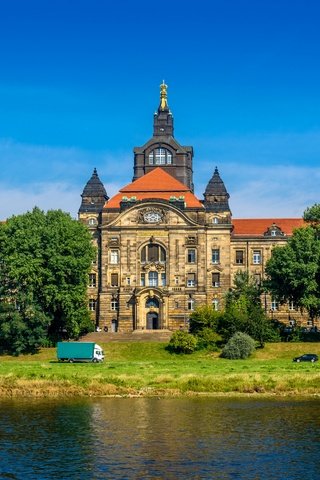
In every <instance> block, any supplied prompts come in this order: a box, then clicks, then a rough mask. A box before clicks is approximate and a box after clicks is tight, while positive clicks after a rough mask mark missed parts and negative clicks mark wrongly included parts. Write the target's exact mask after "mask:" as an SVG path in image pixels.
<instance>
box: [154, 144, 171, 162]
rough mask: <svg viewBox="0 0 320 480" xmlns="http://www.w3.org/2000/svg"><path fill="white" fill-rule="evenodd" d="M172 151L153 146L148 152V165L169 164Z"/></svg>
mask: <svg viewBox="0 0 320 480" xmlns="http://www.w3.org/2000/svg"><path fill="white" fill-rule="evenodd" d="M171 164H172V153H171V152H170V151H169V150H167V149H166V148H155V149H154V150H152V152H150V153H149V165H171Z"/></svg>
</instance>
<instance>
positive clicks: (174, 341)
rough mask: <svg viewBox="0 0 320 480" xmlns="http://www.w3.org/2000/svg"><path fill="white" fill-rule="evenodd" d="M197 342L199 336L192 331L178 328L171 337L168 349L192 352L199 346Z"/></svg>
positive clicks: (174, 351) (177, 351) (176, 351)
mask: <svg viewBox="0 0 320 480" xmlns="http://www.w3.org/2000/svg"><path fill="white" fill-rule="evenodd" d="M197 343H198V341H197V338H196V337H195V336H194V335H192V334H191V333H188V332H184V331H183V330H177V331H176V332H173V334H172V336H171V338H170V341H169V345H168V350H169V351H170V352H172V353H186V354H190V353H192V352H194V351H195V349H196V348H197Z"/></svg>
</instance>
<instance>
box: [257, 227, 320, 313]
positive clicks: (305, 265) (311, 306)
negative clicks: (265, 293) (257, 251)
mask: <svg viewBox="0 0 320 480" xmlns="http://www.w3.org/2000/svg"><path fill="white" fill-rule="evenodd" d="M310 218H311V217H310ZM266 274H267V276H268V280H267V282H266V286H267V288H268V290H269V291H270V292H271V293H272V295H273V297H274V298H275V299H277V300H278V301H279V302H280V303H284V302H288V301H294V302H295V304H296V305H297V306H298V307H300V308H304V309H305V310H307V312H308V313H309V315H310V318H311V319H313V318H315V317H316V316H318V315H320V239H319V230H318V227H317V226H315V227H314V226H313V227H305V228H299V229H297V230H295V231H294V233H293V236H292V237H291V238H289V240H288V243H287V245H285V246H284V247H275V248H274V249H273V251H272V257H271V259H270V260H269V261H268V262H267V265H266Z"/></svg>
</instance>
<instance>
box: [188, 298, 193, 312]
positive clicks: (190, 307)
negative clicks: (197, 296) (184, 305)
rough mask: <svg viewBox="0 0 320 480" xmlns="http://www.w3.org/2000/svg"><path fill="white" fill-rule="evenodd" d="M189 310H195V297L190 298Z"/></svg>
mask: <svg viewBox="0 0 320 480" xmlns="http://www.w3.org/2000/svg"><path fill="white" fill-rule="evenodd" d="M188 310H194V300H193V298H188Z"/></svg>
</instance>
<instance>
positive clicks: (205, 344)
mask: <svg viewBox="0 0 320 480" xmlns="http://www.w3.org/2000/svg"><path fill="white" fill-rule="evenodd" d="M196 337H197V340H198V349H207V350H211V351H213V352H216V351H217V350H218V346H217V345H218V344H219V343H220V342H221V336H220V335H219V334H218V333H216V332H214V331H213V330H212V329H211V328H209V327H205V328H203V329H202V330H200V331H199V332H197V334H196Z"/></svg>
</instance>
